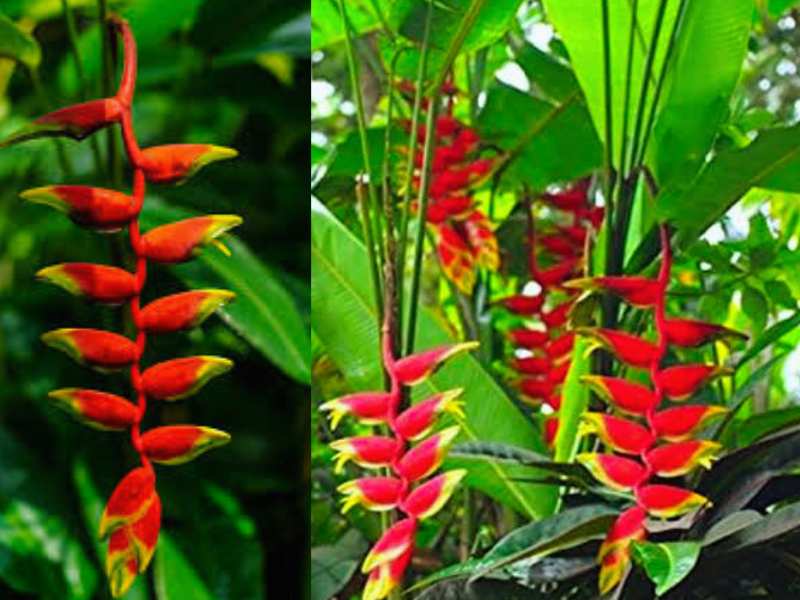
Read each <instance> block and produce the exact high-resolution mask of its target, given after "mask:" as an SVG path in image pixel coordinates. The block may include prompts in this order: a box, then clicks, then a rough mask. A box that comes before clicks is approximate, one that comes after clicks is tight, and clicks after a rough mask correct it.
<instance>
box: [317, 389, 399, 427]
mask: <svg viewBox="0 0 800 600" xmlns="http://www.w3.org/2000/svg"><path fill="white" fill-rule="evenodd" d="M390 402H391V395H390V394H388V393H386V392H358V393H356V394H349V395H347V396H342V397H340V398H335V399H333V400H328V401H327V402H325V403H323V404H321V405H320V407H319V409H320V410H321V411H322V412H329V413H330V420H331V429H336V427H337V426H338V425H339V422H340V421H341V420H342V418H343V417H344V416H345V415H353V416H354V417H355V418H357V419H358V420H359V421H361V422H362V423H364V424H365V425H379V424H381V423H385V422H386V419H387V418H388V415H389V403H390Z"/></svg>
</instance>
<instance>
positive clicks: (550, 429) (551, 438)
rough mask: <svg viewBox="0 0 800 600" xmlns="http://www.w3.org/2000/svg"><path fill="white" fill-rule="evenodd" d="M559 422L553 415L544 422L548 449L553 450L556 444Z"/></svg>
mask: <svg viewBox="0 0 800 600" xmlns="http://www.w3.org/2000/svg"><path fill="white" fill-rule="evenodd" d="M558 425H559V420H558V417H557V416H554V415H551V416H549V417H546V418H545V420H544V425H543V430H542V434H543V437H544V443H545V444H546V445H547V447H548V448H551V449H552V448H553V447H554V446H555V443H556V436H557V435H558Z"/></svg>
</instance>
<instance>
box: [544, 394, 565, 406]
mask: <svg viewBox="0 0 800 600" xmlns="http://www.w3.org/2000/svg"><path fill="white" fill-rule="evenodd" d="M544 403H545V404H547V406H549V407H550V408H552V409H553V410H558V409H559V408H561V394H551V395H549V396H548V397H547V398H545V399H544Z"/></svg>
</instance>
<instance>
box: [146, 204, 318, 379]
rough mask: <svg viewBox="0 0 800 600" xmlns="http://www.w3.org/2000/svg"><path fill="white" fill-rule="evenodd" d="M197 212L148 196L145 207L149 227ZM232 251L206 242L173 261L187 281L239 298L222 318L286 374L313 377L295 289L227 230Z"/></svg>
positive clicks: (295, 377)
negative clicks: (199, 250) (194, 256)
mask: <svg viewBox="0 0 800 600" xmlns="http://www.w3.org/2000/svg"><path fill="white" fill-rule="evenodd" d="M191 216H193V213H190V212H189V211H186V210H184V209H179V208H176V207H173V206H169V205H167V204H165V203H164V202H160V201H158V200H157V199H155V198H148V200H147V202H145V208H144V211H143V213H142V223H143V225H144V226H145V227H146V228H149V227H153V226H155V225H160V224H163V223H166V222H172V221H177V220H179V219H185V218H187V217H191ZM225 244H226V245H227V246H228V247H229V248H230V250H231V256H225V255H224V254H222V253H220V252H217V251H216V250H215V249H213V248H208V249H207V250H206V251H205V252H203V254H202V255H201V256H200V258H199V259H198V260H195V261H192V262H190V263H187V264H185V265H180V266H177V267H175V273H176V274H177V275H178V277H179V278H180V279H181V280H183V281H184V283H186V285H187V286H189V287H220V286H223V287H226V288H228V289H230V290H232V291H233V292H235V293H236V300H235V301H234V302H232V303H231V304H229V305H227V306H225V307H223V308H222V309H220V311H219V314H220V316H221V317H222V320H223V321H224V322H225V323H226V324H227V325H228V326H229V327H230V328H231V329H233V330H234V331H235V332H237V333H238V334H239V335H241V336H242V338H244V339H245V340H246V341H247V342H249V343H250V344H251V345H252V346H253V347H254V348H255V349H256V350H258V351H259V352H261V354H263V355H264V356H265V357H266V358H267V359H268V360H269V361H271V362H273V363H274V364H275V365H276V366H277V367H278V368H280V369H281V370H282V371H284V372H285V373H286V374H287V375H289V376H291V377H293V378H294V379H296V380H297V381H300V382H301V383H308V382H309V381H310V379H311V371H310V362H311V341H310V337H309V331H308V327H307V326H306V324H305V322H304V320H303V317H302V316H301V314H300V311H299V309H298V308H297V306H296V304H295V302H294V299H293V298H292V296H291V294H290V293H289V292H288V291H287V290H286V288H285V287H284V285H283V283H282V282H281V280H280V279H279V278H278V276H277V273H275V272H274V271H273V270H272V269H271V268H270V267H269V266H267V265H266V264H265V263H264V262H262V261H261V260H260V259H259V258H258V257H256V256H255V254H253V252H252V251H251V250H250V248H249V247H248V246H247V245H245V244H244V243H243V242H242V241H241V240H239V239H238V238H236V237H235V236H226V238H225Z"/></svg>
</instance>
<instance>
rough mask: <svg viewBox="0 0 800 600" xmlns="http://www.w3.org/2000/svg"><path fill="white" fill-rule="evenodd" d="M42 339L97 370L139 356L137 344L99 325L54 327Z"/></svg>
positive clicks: (106, 368)
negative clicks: (96, 326)
mask: <svg viewBox="0 0 800 600" xmlns="http://www.w3.org/2000/svg"><path fill="white" fill-rule="evenodd" d="M41 339H42V342H44V343H45V344H47V345H48V346H50V347H52V348H55V349H56V350H61V351H62V352H64V353H65V354H67V355H68V356H69V357H70V358H72V359H73V360H75V361H76V362H78V363H80V364H83V365H87V366H90V367H94V368H96V369H99V370H112V369H121V368H123V367H127V366H129V365H130V364H131V363H133V362H134V361H136V359H137V358H138V351H137V349H136V344H134V343H133V342H132V341H131V340H129V339H128V338H126V337H124V336H121V335H119V334H117V333H111V332H110V331H102V330H100V329H79V328H64V329H55V330H53V331H48V332H47V333H45V334H43V335H42V338H41Z"/></svg>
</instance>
